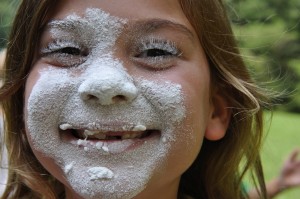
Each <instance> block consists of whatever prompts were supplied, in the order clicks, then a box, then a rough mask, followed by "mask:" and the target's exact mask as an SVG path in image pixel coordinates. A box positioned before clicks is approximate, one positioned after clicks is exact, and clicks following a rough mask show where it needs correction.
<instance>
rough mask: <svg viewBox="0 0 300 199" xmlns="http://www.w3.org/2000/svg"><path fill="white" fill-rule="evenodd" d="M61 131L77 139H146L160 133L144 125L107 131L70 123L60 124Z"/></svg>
mask: <svg viewBox="0 0 300 199" xmlns="http://www.w3.org/2000/svg"><path fill="white" fill-rule="evenodd" d="M60 130H61V132H62V133H69V134H71V135H72V136H73V137H75V138H77V139H85V140H95V141H97V140H98V141H122V140H128V139H146V138H148V137H151V136H154V135H158V134H160V130H156V129H146V127H145V126H142V125H138V126H136V127H135V128H133V129H132V130H130V131H109V130H107V131H106V130H105V131H103V130H91V129H84V128H75V127H73V126H71V125H69V126H66V125H65V124H63V125H60Z"/></svg>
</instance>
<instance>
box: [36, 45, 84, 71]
mask: <svg viewBox="0 0 300 199" xmlns="http://www.w3.org/2000/svg"><path fill="white" fill-rule="evenodd" d="M41 55H42V57H43V58H44V59H46V61H47V62H48V63H50V64H51V65H54V66H58V67H73V66H78V65H80V64H82V63H83V62H84V61H85V60H86V57H87V56H88V52H87V50H85V48H83V47H82V46H80V45H78V44H77V43H76V42H72V41H64V40H56V41H54V42H51V43H49V44H48V46H47V47H46V48H44V49H42V50H41Z"/></svg>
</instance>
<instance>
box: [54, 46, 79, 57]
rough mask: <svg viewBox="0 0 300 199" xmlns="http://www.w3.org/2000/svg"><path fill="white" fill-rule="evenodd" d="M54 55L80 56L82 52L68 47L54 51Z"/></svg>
mask: <svg viewBox="0 0 300 199" xmlns="http://www.w3.org/2000/svg"><path fill="white" fill-rule="evenodd" d="M54 53H61V54H68V55H74V56H78V55H80V54H81V50H80V49H78V48H74V47H66V48H62V49H59V50H56V51H54Z"/></svg>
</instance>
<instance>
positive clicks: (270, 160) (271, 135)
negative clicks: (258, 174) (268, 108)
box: [262, 112, 300, 199]
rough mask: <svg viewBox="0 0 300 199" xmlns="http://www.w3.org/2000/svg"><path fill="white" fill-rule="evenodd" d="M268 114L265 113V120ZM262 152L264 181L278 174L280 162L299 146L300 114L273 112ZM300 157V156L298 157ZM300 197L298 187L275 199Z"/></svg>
mask: <svg viewBox="0 0 300 199" xmlns="http://www.w3.org/2000/svg"><path fill="white" fill-rule="evenodd" d="M268 120H270V114H267V121H268ZM266 128H267V130H268V134H267V137H266V140H265V144H264V147H263V152H262V161H263V167H264V172H265V177H266V181H268V180H270V179H271V178H273V177H275V176H277V175H278V173H279V171H280V168H281V165H282V162H283V161H284V160H285V158H286V157H287V155H288V154H289V153H290V152H291V151H292V150H293V149H294V148H296V147H299V148H300V114H291V113H285V112H274V114H273V118H272V121H271V124H267V126H266ZM298 159H300V158H298ZM297 198H300V187H298V188H295V189H291V190H287V191H285V192H284V193H282V194H280V195H278V197H276V199H297Z"/></svg>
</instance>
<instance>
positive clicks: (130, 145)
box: [61, 132, 161, 155]
mask: <svg viewBox="0 0 300 199" xmlns="http://www.w3.org/2000/svg"><path fill="white" fill-rule="evenodd" d="M160 137H161V135H160V133H159V132H153V133H151V135H149V136H147V137H145V138H142V139H138V138H137V139H124V140H80V139H78V138H76V137H74V136H73V135H72V133H67V132H63V133H61V140H62V141H63V142H65V143H71V144H72V145H75V146H76V147H77V148H79V149H80V150H83V151H86V152H97V153H100V154H103V155H109V154H118V153H123V152H128V151H132V150H135V149H137V148H139V147H141V146H143V145H145V144H149V143H152V142H154V141H159V140H160Z"/></svg>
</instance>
